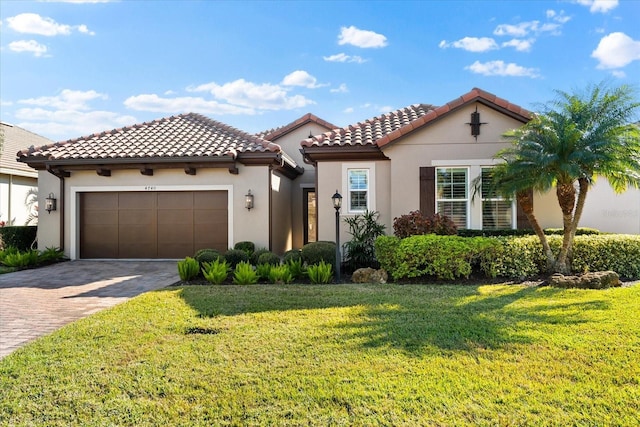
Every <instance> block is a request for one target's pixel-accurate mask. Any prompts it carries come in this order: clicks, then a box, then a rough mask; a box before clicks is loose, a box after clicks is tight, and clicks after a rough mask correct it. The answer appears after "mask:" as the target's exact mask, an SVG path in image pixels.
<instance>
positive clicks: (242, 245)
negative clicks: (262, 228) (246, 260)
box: [233, 242, 256, 256]
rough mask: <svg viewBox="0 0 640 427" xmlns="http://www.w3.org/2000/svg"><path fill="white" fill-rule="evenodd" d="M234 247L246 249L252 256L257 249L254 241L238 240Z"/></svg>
mask: <svg viewBox="0 0 640 427" xmlns="http://www.w3.org/2000/svg"><path fill="white" fill-rule="evenodd" d="M233 249H237V250H240V251H245V252H246V253H247V255H249V256H251V254H253V253H254V252H255V251H256V245H255V243H253V242H238V243H236V244H235V246H234V247H233Z"/></svg>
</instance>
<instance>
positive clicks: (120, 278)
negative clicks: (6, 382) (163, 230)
mask: <svg viewBox="0 0 640 427" xmlns="http://www.w3.org/2000/svg"><path fill="white" fill-rule="evenodd" d="M178 280H179V277H178V269H177V265H176V262H175V261H70V262H63V263H60V264H55V265H51V266H48V267H43V268H38V269H34V270H23V271H17V272H15V273H8V274H2V275H0V359H1V358H3V357H4V356H6V355H8V354H10V353H11V352H13V351H14V350H16V349H17V348H19V347H21V346H23V345H25V344H26V343H28V342H29V341H32V340H34V339H36V338H38V337H41V336H43V335H46V334H48V333H50V332H53V331H55V330H56V329H58V328H60V327H62V326H64V325H66V324H67V323H71V322H73V321H75V320H78V319H80V318H83V317H86V316H89V315H90V314H93V313H96V312H98V311H100V310H102V309H104V308H107V307H111V306H114V305H116V304H118V303H121V302H123V301H126V300H127V299H129V298H131V297H134V296H136V295H139V294H141V293H143V292H147V291H150V290H153V289H159V288H162V287H165V286H168V285H170V284H172V283H175V282H177V281H178Z"/></svg>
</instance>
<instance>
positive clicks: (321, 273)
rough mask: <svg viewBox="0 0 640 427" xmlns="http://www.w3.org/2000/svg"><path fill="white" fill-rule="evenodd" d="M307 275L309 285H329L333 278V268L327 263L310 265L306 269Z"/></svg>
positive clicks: (321, 262)
mask: <svg viewBox="0 0 640 427" xmlns="http://www.w3.org/2000/svg"><path fill="white" fill-rule="evenodd" d="M307 274H308V275H309V280H311V283H314V284H324V283H330V282H331V279H332V278H333V267H332V265H331V264H329V263H327V262H324V261H320V262H319V263H318V264H314V265H310V266H309V268H308V269H307Z"/></svg>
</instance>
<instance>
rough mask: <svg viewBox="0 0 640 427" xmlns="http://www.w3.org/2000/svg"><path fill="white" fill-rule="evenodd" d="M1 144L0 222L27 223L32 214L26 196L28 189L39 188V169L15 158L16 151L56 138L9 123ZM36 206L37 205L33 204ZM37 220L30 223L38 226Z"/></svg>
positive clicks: (2, 129)
mask: <svg viewBox="0 0 640 427" xmlns="http://www.w3.org/2000/svg"><path fill="white" fill-rule="evenodd" d="M0 132H2V141H3V142H2V146H1V147H0V221H4V222H5V223H7V224H11V225H25V224H26V222H27V218H29V216H30V215H37V211H29V209H28V207H27V205H26V203H25V202H26V198H27V195H28V193H29V190H37V189H38V172H37V171H35V170H33V169H32V168H30V167H29V165H27V164H25V163H22V162H18V161H17V160H16V158H17V153H18V151H20V150H24V149H25V148H28V147H30V146H32V145H33V146H41V145H46V144H51V143H52V142H53V141H51V140H49V139H47V138H45V137H43V136H40V135H36V134H35V133H32V132H29V131H28V130H25V129H22V128H20V127H18V126H13V125H10V124H8V123H4V122H2V123H1V130H0ZM33 209H36V206H33ZM36 223H37V219H36V220H35V221H33V222H32V223H31V225H35V224H36Z"/></svg>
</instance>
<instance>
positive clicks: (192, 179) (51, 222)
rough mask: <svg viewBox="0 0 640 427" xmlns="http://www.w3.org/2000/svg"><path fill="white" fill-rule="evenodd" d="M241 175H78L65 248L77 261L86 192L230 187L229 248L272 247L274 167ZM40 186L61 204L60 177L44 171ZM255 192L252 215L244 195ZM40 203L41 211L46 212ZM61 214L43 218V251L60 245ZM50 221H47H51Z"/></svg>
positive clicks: (70, 196)
mask: <svg viewBox="0 0 640 427" xmlns="http://www.w3.org/2000/svg"><path fill="white" fill-rule="evenodd" d="M238 169H239V173H238V175H232V174H230V173H229V171H228V170H227V169H198V171H197V174H196V175H195V176H192V175H187V174H185V173H184V171H183V170H182V169H163V170H156V171H154V175H153V176H145V175H142V174H140V172H139V171H137V170H114V171H113V172H112V176H110V177H102V176H98V175H97V174H96V173H95V172H94V171H74V172H72V173H71V177H69V178H65V184H64V186H65V195H66V197H65V200H64V213H65V230H64V250H65V254H66V255H67V256H69V257H71V258H72V259H74V258H76V257H77V254H78V253H79V251H78V239H79V236H78V212H79V205H78V202H77V198H78V194H79V192H82V191H122V190H127V191H180V190H184V191H198V190H211V189H227V190H228V191H229V197H230V200H231V209H230V210H229V224H230V226H229V227H230V230H229V246H233V244H234V243H235V242H239V241H243V240H251V241H253V242H255V244H256V245H257V246H261V247H268V246H269V204H268V200H269V191H270V190H269V168H268V166H243V165H238ZM39 176H40V186H41V190H40V191H42V190H44V191H45V192H46V193H47V194H48V193H49V192H53V193H54V194H55V195H56V197H58V200H59V202H58V203H60V196H59V181H58V178H56V177H55V176H53V175H51V174H49V173H48V172H40V174H39ZM248 189H251V192H252V193H253V194H254V198H255V207H254V209H251V211H248V210H247V209H246V208H245V206H244V196H245V194H246V193H247V190H248ZM43 205H44V200H42V201H40V210H41V211H42V210H43V209H44V206H43ZM59 215H61V211H60V206H59V207H58V211H57V212H52V213H51V215H47V217H43V218H42V220H41V222H40V226H39V227H38V247H39V248H40V249H44V248H45V247H48V246H60V239H59V230H60V225H59V219H60V216H59ZM45 218H46V219H45Z"/></svg>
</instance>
